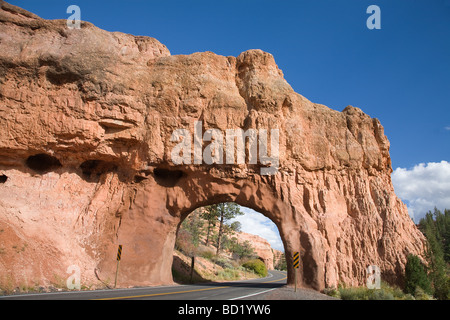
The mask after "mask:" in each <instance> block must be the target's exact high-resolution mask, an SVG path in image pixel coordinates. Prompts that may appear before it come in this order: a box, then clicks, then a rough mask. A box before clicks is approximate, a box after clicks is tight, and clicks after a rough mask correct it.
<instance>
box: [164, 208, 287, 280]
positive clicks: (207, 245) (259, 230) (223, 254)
mask: <svg viewBox="0 0 450 320" xmlns="http://www.w3.org/2000/svg"><path fill="white" fill-rule="evenodd" d="M193 257H194V259H192V258H193ZM258 261H260V262H262V263H263V265H264V266H265V270H267V271H269V270H274V269H275V270H280V271H286V270H287V267H286V259H285V257H284V247H283V242H282V241H281V237H280V234H279V232H278V228H277V226H276V225H275V223H273V222H272V220H270V219H269V218H268V217H266V216H264V215H263V214H261V213H259V212H257V211H254V210H252V209H250V208H246V207H242V206H240V205H238V204H236V203H234V202H226V203H219V204H213V205H209V206H204V207H200V208H197V209H195V210H194V211H192V212H191V213H189V214H188V215H187V217H186V218H185V219H184V220H182V222H181V223H180V225H179V226H178V230H177V237H176V241H175V247H174V259H173V264H172V274H173V277H174V281H175V282H179V283H189V282H200V281H232V280H239V279H245V278H250V277H263V276H264V273H263V272H264V271H263V270H260V269H259V268H260V267H261V263H260V262H259V263H258ZM192 263H193V264H194V268H193V269H192ZM258 266H259V267H258ZM191 271H192V273H191ZM261 271H263V272H261Z"/></svg>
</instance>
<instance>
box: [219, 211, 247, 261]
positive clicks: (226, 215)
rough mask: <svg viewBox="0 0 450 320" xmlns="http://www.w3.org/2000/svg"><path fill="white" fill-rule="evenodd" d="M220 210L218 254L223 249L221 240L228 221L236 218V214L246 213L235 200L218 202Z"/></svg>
mask: <svg viewBox="0 0 450 320" xmlns="http://www.w3.org/2000/svg"><path fill="white" fill-rule="evenodd" d="M217 209H218V212H219V217H220V220H219V234H218V236H217V251H216V255H219V252H220V250H221V241H222V237H223V233H224V229H225V227H224V225H225V223H226V222H227V221H229V220H231V219H233V218H235V217H236V216H239V215H243V214H244V213H243V212H242V211H241V210H240V207H239V205H237V204H236V203H233V202H227V203H220V204H218V207H217Z"/></svg>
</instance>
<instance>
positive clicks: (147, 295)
mask: <svg viewBox="0 0 450 320" xmlns="http://www.w3.org/2000/svg"><path fill="white" fill-rule="evenodd" d="M221 288H228V287H214V288H207V289H195V290H186V291H177V292H164V293H152V294H142V295H139V296H126V297H112V298H101V299H93V300H119V299H133V298H143V297H156V296H165V295H169V294H177V293H188V292H197V291H207V290H216V289H221Z"/></svg>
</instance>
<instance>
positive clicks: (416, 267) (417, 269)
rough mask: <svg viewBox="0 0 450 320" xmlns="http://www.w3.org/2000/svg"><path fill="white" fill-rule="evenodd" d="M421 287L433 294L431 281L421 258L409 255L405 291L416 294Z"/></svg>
mask: <svg viewBox="0 0 450 320" xmlns="http://www.w3.org/2000/svg"><path fill="white" fill-rule="evenodd" d="M417 287H420V288H421V289H422V290H423V291H425V292H426V293H428V294H432V289H431V283H430V280H429V279H428V276H427V272H426V271H425V268H424V265H423V264H422V262H421V261H420V258H419V257H418V256H415V255H412V254H411V255H409V256H408V258H407V262H406V267H405V292H406V293H409V294H412V295H414V294H415V292H416V288H417Z"/></svg>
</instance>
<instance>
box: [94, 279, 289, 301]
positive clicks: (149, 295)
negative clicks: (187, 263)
mask: <svg viewBox="0 0 450 320" xmlns="http://www.w3.org/2000/svg"><path fill="white" fill-rule="evenodd" d="M285 279H287V277H284V278H282V279H277V280H271V281H266V282H261V283H271V282H277V281H282V280H285ZM222 288H231V287H230V286H224V287H214V288H206V289H195V290H185V291H176V292H164V293H151V294H142V295H138V296H125V297H112V298H101V299H93V300H120V299H135V298H145V297H156V296H165V295H170V294H178V293H188V292H199V291H207V290H216V289H222Z"/></svg>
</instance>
